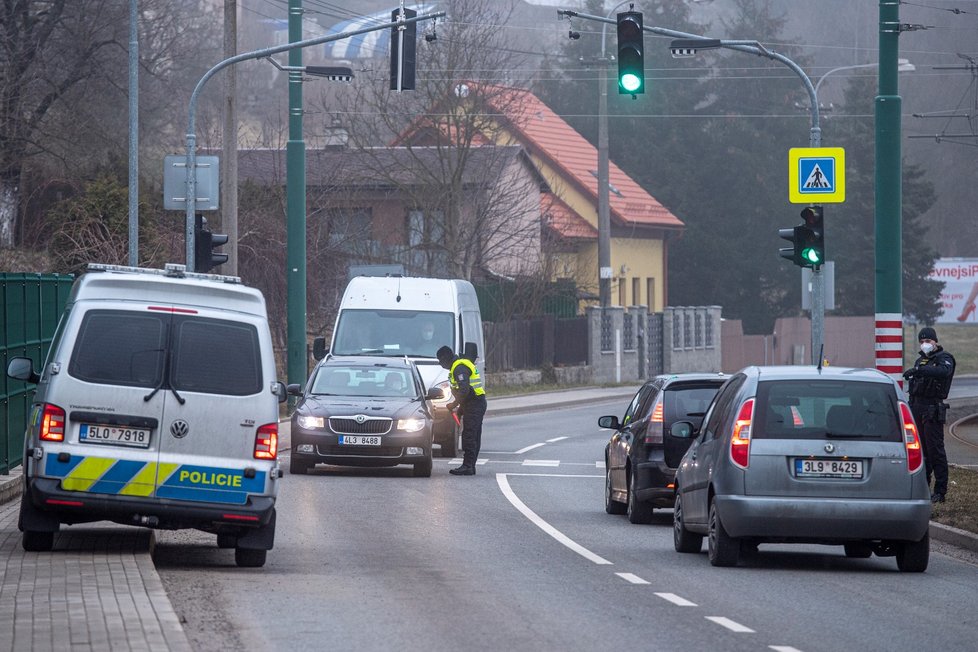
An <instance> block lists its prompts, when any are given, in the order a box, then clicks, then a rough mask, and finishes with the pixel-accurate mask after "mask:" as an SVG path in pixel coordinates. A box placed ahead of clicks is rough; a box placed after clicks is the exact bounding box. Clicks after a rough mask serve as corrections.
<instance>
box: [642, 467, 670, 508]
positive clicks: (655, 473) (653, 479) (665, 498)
mask: <svg viewBox="0 0 978 652" xmlns="http://www.w3.org/2000/svg"><path fill="white" fill-rule="evenodd" d="M632 473H635V487H636V491H635V496H636V498H638V500H639V501H640V502H643V503H650V504H652V505H654V506H655V507H672V506H673V503H674V502H675V490H674V487H673V485H674V483H675V482H676V469H673V468H671V467H669V466H666V463H665V462H663V461H655V462H639V463H637V464H635V465H634V466H633V467H632Z"/></svg>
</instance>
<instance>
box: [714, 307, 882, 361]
mask: <svg viewBox="0 0 978 652" xmlns="http://www.w3.org/2000/svg"><path fill="white" fill-rule="evenodd" d="M811 332H812V331H811V323H810V322H809V320H808V318H807V317H790V318H783V319H778V320H777V321H776V322H775V323H774V332H773V333H771V334H770V335H744V334H743V328H742V326H741V323H740V321H739V320H728V321H724V322H723V326H722V335H723V337H722V340H723V342H722V348H723V361H722V362H723V367H722V369H723V371H725V372H727V373H732V372H734V371H737V370H738V369H740V368H742V367H746V366H748V365H755V364H811V363H812V356H811V344H812V335H811ZM822 339H823V341H824V351H823V358H824V359H825V360H826V361H827V363H828V364H830V365H836V366H845V367H874V366H876V359H875V350H876V331H875V322H874V320H873V317H871V316H870V317H826V318H825V324H824V334H823V338H822Z"/></svg>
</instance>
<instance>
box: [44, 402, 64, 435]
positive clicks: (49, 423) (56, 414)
mask: <svg viewBox="0 0 978 652" xmlns="http://www.w3.org/2000/svg"><path fill="white" fill-rule="evenodd" d="M40 437H41V439H42V440H43V441H64V440H65V411H64V410H62V409H61V408H59V407H58V406H57V405H51V404H50V403H45V404H44V411H43V412H42V413H41V433H40Z"/></svg>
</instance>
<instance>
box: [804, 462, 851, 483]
mask: <svg viewBox="0 0 978 652" xmlns="http://www.w3.org/2000/svg"><path fill="white" fill-rule="evenodd" d="M795 476H797V477H799V478H850V479H854V480H859V479H861V478H862V477H863V461H862V460H841V459H837V460H812V459H802V458H798V459H796V460H795Z"/></svg>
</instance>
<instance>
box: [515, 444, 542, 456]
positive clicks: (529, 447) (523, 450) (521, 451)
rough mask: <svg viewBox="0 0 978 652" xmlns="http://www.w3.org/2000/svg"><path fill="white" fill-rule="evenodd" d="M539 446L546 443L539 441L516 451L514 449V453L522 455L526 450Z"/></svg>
mask: <svg viewBox="0 0 978 652" xmlns="http://www.w3.org/2000/svg"><path fill="white" fill-rule="evenodd" d="M541 446H546V444H544V443H543V442H540V443H539V444H531V445H530V446H526V447H525V448H521V449H519V450H518V451H516V452H515V453H514V455H522V454H523V453H526V452H527V451H531V450H533V449H534V448H540V447H541Z"/></svg>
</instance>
